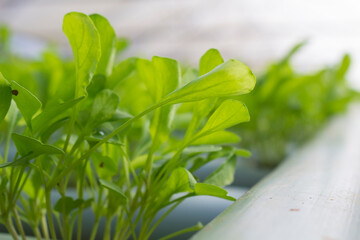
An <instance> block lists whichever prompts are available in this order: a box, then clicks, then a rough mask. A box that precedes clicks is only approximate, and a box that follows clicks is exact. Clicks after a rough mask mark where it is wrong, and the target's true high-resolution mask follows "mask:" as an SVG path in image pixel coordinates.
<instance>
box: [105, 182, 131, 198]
mask: <svg viewBox="0 0 360 240" xmlns="http://www.w3.org/2000/svg"><path fill="white" fill-rule="evenodd" d="M99 182H100V184H101V186H103V187H104V188H107V189H109V190H110V191H113V192H115V193H117V194H118V196H120V197H121V199H122V200H123V201H127V197H126V196H125V194H124V193H123V191H122V190H121V188H120V187H119V186H117V185H116V184H114V183H112V182H109V181H106V180H104V179H99Z"/></svg>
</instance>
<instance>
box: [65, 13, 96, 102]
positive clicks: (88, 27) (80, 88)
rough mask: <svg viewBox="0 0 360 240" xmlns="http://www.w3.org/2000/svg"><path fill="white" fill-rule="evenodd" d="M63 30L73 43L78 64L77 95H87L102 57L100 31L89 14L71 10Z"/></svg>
mask: <svg viewBox="0 0 360 240" xmlns="http://www.w3.org/2000/svg"><path fill="white" fill-rule="evenodd" d="M63 31H64V33H65V35H66V36H67V38H68V40H69V43H70V45H71V48H72V51H73V55H74V58H75V65H76V89H77V90H76V93H75V97H79V96H81V95H85V92H86V90H85V88H86V86H87V85H88V84H89V82H90V79H91V78H92V76H93V74H94V73H95V70H96V66H97V63H98V62H99V60H100V57H101V43H100V37H99V33H98V31H97V29H96V27H95V25H94V23H93V22H92V20H91V19H90V17H89V16H87V15H85V14H83V13H79V12H70V13H68V14H66V15H65V17H64V21H63Z"/></svg>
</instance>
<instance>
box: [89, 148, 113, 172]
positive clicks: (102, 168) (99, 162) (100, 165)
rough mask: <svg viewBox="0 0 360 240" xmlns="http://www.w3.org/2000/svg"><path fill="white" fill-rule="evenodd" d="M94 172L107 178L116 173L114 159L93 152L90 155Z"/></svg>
mask: <svg viewBox="0 0 360 240" xmlns="http://www.w3.org/2000/svg"><path fill="white" fill-rule="evenodd" d="M91 160H92V161H93V164H94V167H95V169H96V173H97V174H98V176H99V177H100V178H101V179H109V178H110V177H112V176H114V175H115V174H116V173H118V166H117V165H116V163H115V161H114V160H113V159H112V158H110V157H108V156H103V155H102V154H101V153H98V152H95V153H93V154H92V155H91Z"/></svg>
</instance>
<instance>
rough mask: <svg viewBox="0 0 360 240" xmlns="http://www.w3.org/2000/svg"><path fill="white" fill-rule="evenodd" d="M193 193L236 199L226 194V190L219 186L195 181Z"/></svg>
mask: <svg viewBox="0 0 360 240" xmlns="http://www.w3.org/2000/svg"><path fill="white" fill-rule="evenodd" d="M195 194H196V195H207V196H214V197H218V198H223V199H226V200H231V201H236V199H235V198H233V197H231V196H228V195H227V194H228V192H227V191H226V190H225V189H222V188H221V187H218V186H215V185H211V184H206V183H196V184H195Z"/></svg>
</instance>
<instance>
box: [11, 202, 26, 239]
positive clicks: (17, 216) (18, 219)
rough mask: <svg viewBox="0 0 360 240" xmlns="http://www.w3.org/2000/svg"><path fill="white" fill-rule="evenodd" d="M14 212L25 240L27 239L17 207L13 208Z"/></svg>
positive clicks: (16, 222)
mask: <svg viewBox="0 0 360 240" xmlns="http://www.w3.org/2000/svg"><path fill="white" fill-rule="evenodd" d="M12 212H13V213H14V219H15V224H16V226H17V227H18V230H19V232H20V235H21V237H22V239H23V240H26V236H25V232H24V228H23V226H22V224H21V221H20V217H19V214H18V212H17V210H16V208H13V211H12Z"/></svg>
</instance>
